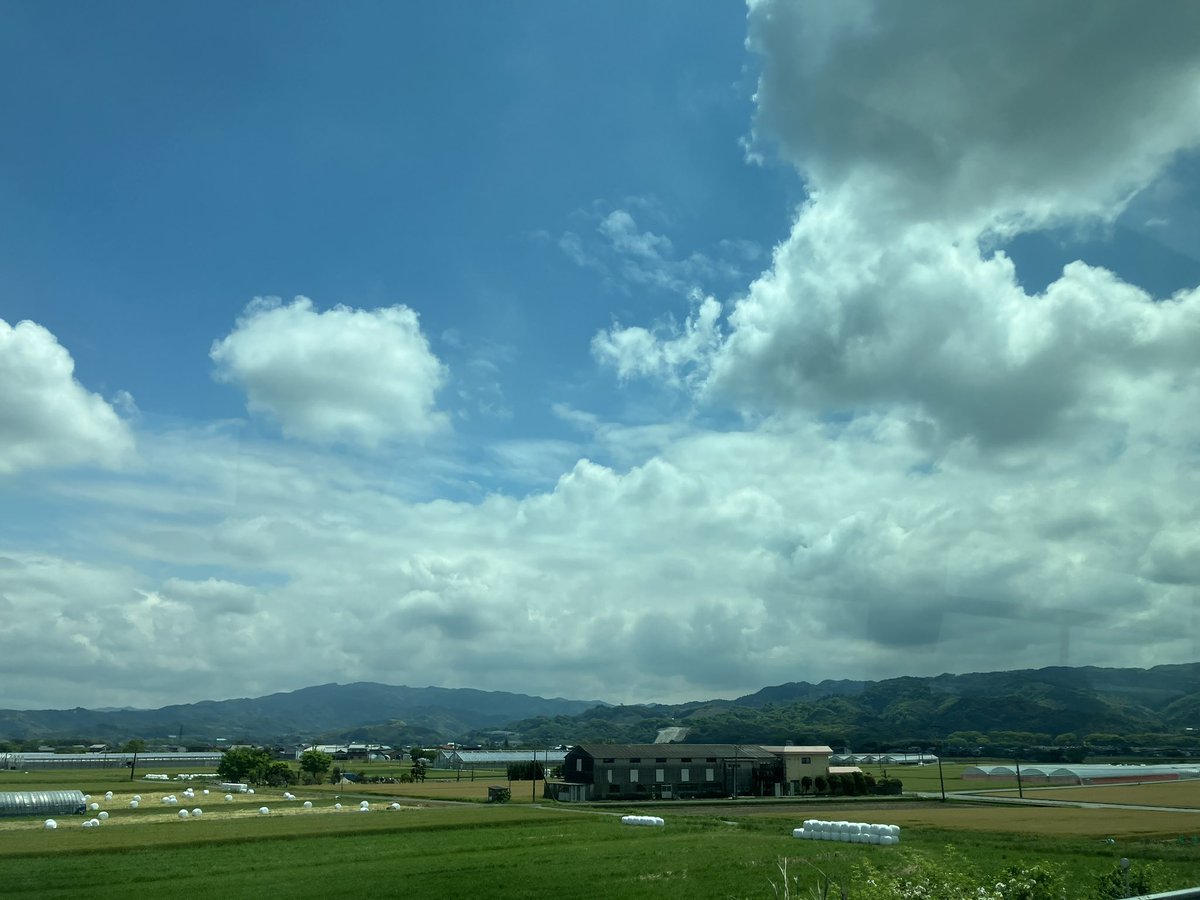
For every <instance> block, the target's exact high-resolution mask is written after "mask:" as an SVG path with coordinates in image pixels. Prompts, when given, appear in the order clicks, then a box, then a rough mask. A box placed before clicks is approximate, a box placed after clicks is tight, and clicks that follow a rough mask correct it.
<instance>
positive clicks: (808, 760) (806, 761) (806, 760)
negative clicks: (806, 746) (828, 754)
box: [800, 756, 812, 766]
mask: <svg viewBox="0 0 1200 900" xmlns="http://www.w3.org/2000/svg"><path fill="white" fill-rule="evenodd" d="M800 765H802V766H811V765H812V757H811V756H802V757H800Z"/></svg>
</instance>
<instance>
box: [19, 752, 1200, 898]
mask: <svg viewBox="0 0 1200 900" xmlns="http://www.w3.org/2000/svg"><path fill="white" fill-rule="evenodd" d="M487 783H488V782H487V780H486V779H477V780H476V781H475V782H471V781H469V780H468V781H460V782H454V781H448V782H426V783H424V784H395V785H391V784H389V785H368V786H364V788H366V789H364V790H361V791H360V790H359V789H358V788H357V787H355V788H353V791H354V793H353V794H351V793H347V791H349V790H350V788H348V787H346V786H341V787H337V788H335V787H334V786H331V785H326V786H322V787H321V788H320V789H309V788H294V789H293V791H294V792H295V793H296V795H297V799H296V800H294V801H284V800H283V799H282V791H280V790H273V789H269V788H260V789H258V791H257V793H256V794H255V795H253V796H246V795H235V797H234V800H232V801H230V802H226V801H225V800H224V795H223V794H221V793H220V792H219V791H217V790H216V789H215V788H210V790H212V793H211V794H209V795H208V796H204V795H203V794H202V789H203V785H201V784H200V783H196V784H195V785H194V788H195V791H196V795H197V796H196V798H195V799H193V800H187V801H184V800H183V799H182V798H181V800H180V807H171V806H166V805H164V804H162V803H160V802H159V798H160V797H161V796H162V795H164V794H167V793H174V794H176V796H180V795H181V793H182V791H183V790H184V788H185V785H184V784H183V783H181V782H172V783H170V784H169V785H167V784H164V783H161V782H159V783H153V782H150V783H148V782H143V781H141V780H139V781H137V782H133V783H131V782H129V781H128V780H127V779H126V778H125V777H123V773H122V772H118V771H115V770H83V771H78V772H51V773H39V772H33V773H30V774H29V775H25V774H24V773H20V772H6V773H0V790H13V789H37V788H47V789H50V788H53V789H60V788H66V787H72V788H74V787H78V788H80V789H81V790H84V791H86V792H87V793H89V794H91V795H93V797H94V798H95V797H102V796H103V792H104V791H105V790H112V791H113V792H114V796H113V799H112V801H110V802H107V803H104V804H103V806H104V807H105V808H106V809H108V810H109V812H110V816H111V817H110V818H109V819H108V821H107V822H106V823H105V824H104V825H103V827H101V828H95V829H82V828H79V827H78V826H79V822H80V821H81V820H80V818H79V817H72V816H63V817H59V818H60V820H61V825H60V828H59V829H58V830H56V831H45V830H43V829H42V828H41V819H40V818H38V819H5V820H0V868H2V869H3V870H4V871H5V873H6V874H5V894H6V896H17V897H38V898H43V897H75V896H84V895H87V896H88V897H113V898H116V897H127V896H129V895H130V894H132V893H135V892H139V893H146V892H149V893H153V894H155V895H157V894H160V893H167V892H176V893H181V894H192V893H203V894H205V895H209V896H221V897H243V896H256V897H261V896H263V895H264V894H270V893H279V894H287V895H288V896H296V897H329V896H332V897H343V896H345V897H350V896H354V897H363V896H378V895H380V894H390V893H404V894H410V893H411V894H428V895H431V896H434V895H436V896H445V897H457V896H472V895H481V896H488V897H500V898H504V897H514V898H515V897H551V896H552V897H556V898H573V897H579V898H583V897H614V898H616V897H632V898H640V897H646V898H649V897H656V898H662V897H723V898H724V897H771V896H773V893H772V888H771V881H772V880H773V881H775V882H776V883H778V882H779V881H780V875H779V871H778V869H777V866H778V864H779V862H780V860H782V859H785V858H786V859H787V860H788V861H789V864H790V869H789V871H791V872H792V873H796V872H800V873H801V874H802V876H803V877H805V878H810V879H811V877H814V876H815V873H816V871H817V869H820V870H821V871H823V872H826V873H828V874H830V875H831V876H834V877H835V878H842V879H846V880H849V881H851V882H853V880H854V879H855V878H856V877H857V876H856V874H855V873H854V871H853V869H854V867H855V866H856V865H857V864H861V863H863V862H870V863H872V864H873V865H875V866H877V867H880V868H881V869H888V868H893V869H894V868H896V867H899V866H910V865H912V864H913V862H914V861H915V860H927V861H930V862H932V863H938V862H939V861H945V860H946V859H948V858H949V857H948V856H947V854H952V855H953V854H957V855H962V856H965V857H967V858H969V859H970V860H972V863H971V865H974V866H977V867H978V869H979V871H980V872H981V873H986V874H989V875H990V874H991V873H994V872H1000V871H1002V870H1004V869H1005V868H1006V867H1008V866H1011V865H1016V864H1032V863H1034V862H1037V861H1042V862H1045V863H1047V864H1049V865H1050V866H1052V867H1054V869H1055V870H1056V871H1061V872H1064V873H1069V874H1070V875H1071V883H1073V884H1078V885H1087V884H1090V879H1091V878H1092V877H1093V876H1094V875H1095V874H1096V873H1098V872H1101V871H1103V870H1105V869H1108V868H1111V867H1112V865H1113V862H1114V860H1115V859H1117V858H1119V857H1120V856H1128V857H1130V858H1131V859H1134V860H1135V861H1136V862H1137V863H1138V864H1142V863H1145V862H1151V863H1153V864H1154V865H1156V866H1158V867H1160V868H1161V873H1162V876H1163V877H1164V878H1166V879H1167V880H1168V882H1169V883H1170V884H1171V885H1174V886H1182V885H1184V884H1187V883H1188V881H1189V877H1193V878H1194V874H1193V873H1194V872H1195V871H1197V869H1200V845H1197V844H1195V843H1193V842H1192V837H1193V836H1194V835H1200V816H1197V815H1195V814H1193V813H1186V812H1182V811H1174V812H1173V811H1162V812H1157V811H1155V812H1151V811H1147V810H1112V809H1105V810H1098V809H1055V808H1044V807H1043V808H1036V807H1009V806H971V805H963V804H956V803H950V804H945V805H943V804H940V803H936V802H913V801H907V800H901V801H881V800H878V799H871V800H862V801H855V802H850V801H823V800H822V801H782V802H781V801H751V802H743V803H736V804H735V803H724V804H707V803H705V804H701V803H695V804H693V803H685V802H677V803H674V804H670V803H666V804H659V805H657V806H656V807H654V808H653V809H652V811H653V812H654V814H656V815H660V816H663V817H664V818H665V819H666V820H667V827H665V828H631V827H627V826H622V825H621V824H620V820H619V815H620V814H622V813H627V812H630V811H637V812H646V811H650V808H649V807H642V808H637V809H636V810H635V809H634V808H633V807H629V806H624V805H621V806H617V805H614V806H603V805H599V804H597V805H580V806H567V805H559V804H554V803H549V802H545V803H543V802H541V801H539V802H538V803H537V804H532V803H530V802H528V798H529V797H530V795H531V794H532V786H531V785H530V784H529V783H528V782H525V783H524V784H521V783H516V784H514V785H513V796H514V800H516V799H519V798H522V797H524V798H525V802H521V803H516V802H514V803H511V804H505V805H486V804H482V803H478V802H469V801H472V800H478V799H479V796H478V794H479V791H480V790H481V789H482V790H483V791H484V792H486V785H487ZM135 792H136V793H138V794H140V795H141V796H142V797H143V802H142V804H141V805H140V807H139V808H138V809H130V808H129V799H130V798H131V797H132V796H133V794H134V793H135ZM335 792H336V796H335ZM364 798H365V799H368V801H369V802H370V803H371V806H372V809H371V811H370V812H369V813H366V814H362V813H359V812H357V807H358V804H359V802H360V800H361V799H364ZM306 799H307V800H310V801H312V803H313V808H311V809H304V808H303V805H302V804H303V801H304V800H306ZM458 800H466V801H468V802H453V801H458ZM337 802H340V803H342V804H343V805H342V809H340V810H336V809H335V808H334V804H335V803H337ZM393 802H397V803H399V804H400V807H401V808H400V809H398V810H394V809H391V808H390V805H391V803H393ZM185 804H186V805H187V806H188V807H191V806H200V807H202V808H203V809H204V816H203V818H201V819H194V818H190V819H187V820H181V819H179V818H178V809H179V808H181V807H182V806H184V805H185ZM261 805H266V806H268V807H269V808H270V810H271V812H270V814H268V815H261V814H259V812H258V808H259V806H261ZM810 817H816V818H829V819H838V818H847V819H851V820H857V821H873V822H890V823H895V824H899V825H901V826H902V828H903V842H902V843H901V844H900V845H899V846H897V847H875V846H869V845H841V844H829V843H823V842H808V841H796V840H794V839H792V838H791V836H790V835H791V829H792V828H793V827H795V826H797V825H799V824H800V823H801V822H802V821H803V820H804V819H805V818H810ZM1109 841H1112V843H1109ZM950 847H953V848H954V849H949V848H950ZM954 858H955V859H957V856H955V857H954ZM961 864H962V863H961V860H960V861H959V862H958V863H956V865H961ZM1078 896H1089V894H1088V893H1080V894H1078Z"/></svg>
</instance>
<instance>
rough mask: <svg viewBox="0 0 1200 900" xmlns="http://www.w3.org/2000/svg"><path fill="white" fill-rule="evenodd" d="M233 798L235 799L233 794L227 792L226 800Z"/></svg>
mask: <svg viewBox="0 0 1200 900" xmlns="http://www.w3.org/2000/svg"><path fill="white" fill-rule="evenodd" d="M232 799H233V794H226V795H225V800H226V801H229V800H232Z"/></svg>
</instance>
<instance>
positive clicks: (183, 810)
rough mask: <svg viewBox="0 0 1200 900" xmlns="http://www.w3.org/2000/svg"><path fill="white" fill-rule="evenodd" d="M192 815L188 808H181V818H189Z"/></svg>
mask: <svg viewBox="0 0 1200 900" xmlns="http://www.w3.org/2000/svg"><path fill="white" fill-rule="evenodd" d="M190 815H191V813H190V812H188V811H187V810H186V809H181V810H180V811H179V818H181V819H186V818H188V817H189V816H190Z"/></svg>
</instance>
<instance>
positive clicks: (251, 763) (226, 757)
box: [217, 747, 271, 784]
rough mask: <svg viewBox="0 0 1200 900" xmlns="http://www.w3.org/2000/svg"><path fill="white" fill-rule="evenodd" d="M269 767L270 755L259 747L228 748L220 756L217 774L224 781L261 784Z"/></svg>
mask: <svg viewBox="0 0 1200 900" xmlns="http://www.w3.org/2000/svg"><path fill="white" fill-rule="evenodd" d="M270 766H271V754H270V753H268V752H267V751H266V750H264V749H262V748H261V747H230V748H229V749H228V750H226V751H225V752H224V753H222V754H221V761H220V762H219V763H217V774H218V775H220V776H221V777H222V778H224V779H225V780H226V781H239V782H243V781H244V782H252V783H254V784H261V783H262V782H263V781H265V779H266V774H267V769H268V768H269V767H270Z"/></svg>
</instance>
